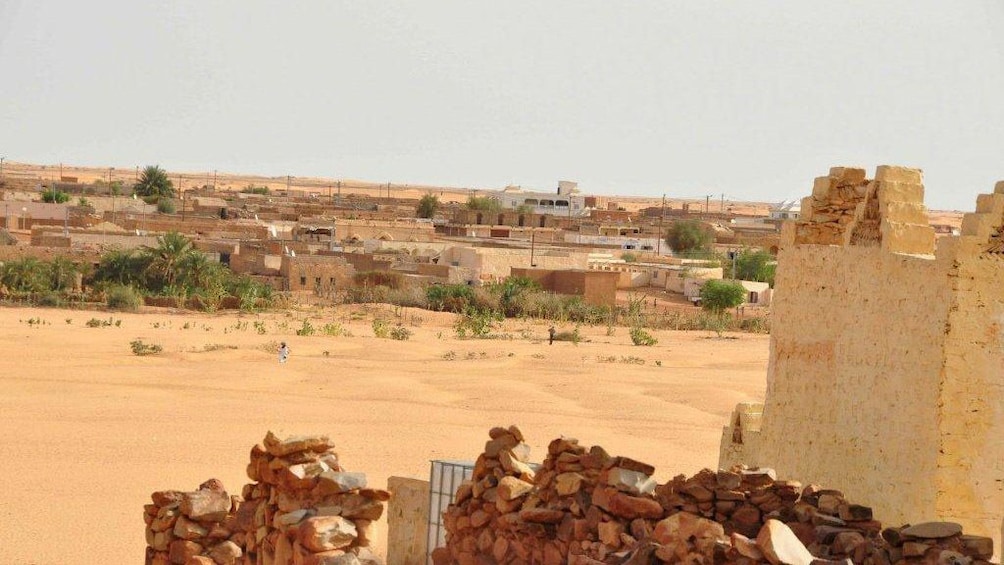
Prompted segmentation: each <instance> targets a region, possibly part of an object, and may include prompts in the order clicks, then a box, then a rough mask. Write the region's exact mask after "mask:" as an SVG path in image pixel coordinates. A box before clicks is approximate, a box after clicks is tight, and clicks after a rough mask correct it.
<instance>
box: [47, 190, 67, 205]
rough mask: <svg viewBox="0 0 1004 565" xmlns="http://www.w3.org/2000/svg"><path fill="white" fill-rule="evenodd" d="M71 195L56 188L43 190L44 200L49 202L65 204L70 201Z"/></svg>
mask: <svg viewBox="0 0 1004 565" xmlns="http://www.w3.org/2000/svg"><path fill="white" fill-rule="evenodd" d="M69 200H70V195H69V194H67V193H65V192H63V191H61V190H56V189H54V188H50V189H48V190H43V191H42V202H49V203H55V204H65V203H66V202H69Z"/></svg>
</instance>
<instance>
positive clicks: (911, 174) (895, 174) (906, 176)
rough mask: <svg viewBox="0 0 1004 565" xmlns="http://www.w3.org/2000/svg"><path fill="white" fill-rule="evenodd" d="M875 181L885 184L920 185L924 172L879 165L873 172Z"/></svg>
mask: <svg viewBox="0 0 1004 565" xmlns="http://www.w3.org/2000/svg"><path fill="white" fill-rule="evenodd" d="M875 180H877V181H885V182H906V183H911V184H921V183H923V182H924V172H923V171H921V170H920V169H910V168H907V167H895V166H892V165H879V167H878V168H877V169H876V170H875Z"/></svg>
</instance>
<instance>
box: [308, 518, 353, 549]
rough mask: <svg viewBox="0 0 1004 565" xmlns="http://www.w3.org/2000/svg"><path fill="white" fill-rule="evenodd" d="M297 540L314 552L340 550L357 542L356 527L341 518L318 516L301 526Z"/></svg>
mask: <svg viewBox="0 0 1004 565" xmlns="http://www.w3.org/2000/svg"><path fill="white" fill-rule="evenodd" d="M297 539H298V540H299V542H300V544H301V545H303V547H305V548H307V549H309V550H311V551H314V552H317V551H329V550H332V549H340V548H343V547H347V546H349V545H351V544H352V542H353V541H355V539H356V526H355V524H353V523H352V522H351V521H349V520H346V519H345V518H342V517H341V516H317V517H314V518H308V519H306V520H304V521H303V523H301V524H300V527H299V531H298V533H297Z"/></svg>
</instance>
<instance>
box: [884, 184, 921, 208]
mask: <svg viewBox="0 0 1004 565" xmlns="http://www.w3.org/2000/svg"><path fill="white" fill-rule="evenodd" d="M876 196H877V197H878V200H879V203H880V204H881V203H885V202H913V203H915V204H923V203H924V185H922V184H919V183H909V182H897V181H888V182H882V183H880V184H879V185H878V194H876Z"/></svg>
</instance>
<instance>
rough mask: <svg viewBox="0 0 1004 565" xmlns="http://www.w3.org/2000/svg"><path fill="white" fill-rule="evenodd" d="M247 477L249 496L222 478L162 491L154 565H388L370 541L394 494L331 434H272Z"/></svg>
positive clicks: (149, 510) (151, 553) (150, 520)
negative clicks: (371, 479) (349, 461)
mask: <svg viewBox="0 0 1004 565" xmlns="http://www.w3.org/2000/svg"><path fill="white" fill-rule="evenodd" d="M247 474H248V477H249V478H250V479H251V480H252V481H254V482H253V483H250V484H247V485H245V486H244V489H243V492H242V497H231V496H229V495H227V493H226V491H224V490H223V486H222V485H221V484H219V482H218V481H215V480H211V481H208V482H206V483H205V484H203V485H202V486H201V487H200V490H199V491H196V492H195V493H180V492H177V491H162V492H157V493H154V494H153V501H154V504H149V505H147V506H146V512H145V519H146V523H147V545H148V546H149V547H148V548H147V557H146V563H147V565H167V564H169V563H170V564H177V565H200V564H205V565H212V564H215V565H266V564H267V565H301V564H303V565H306V564H310V565H383V561H382V560H381V559H380V558H378V557H377V556H376V555H374V554H373V552H371V551H370V549H369V545H370V542H371V540H372V526H371V525H372V523H373V522H374V521H375V520H378V519H379V518H380V517H381V516H382V515H383V511H384V503H385V502H386V501H387V500H389V499H390V493H389V492H387V491H385V490H380V489H372V488H368V487H367V485H366V475H364V474H363V473H354V472H348V471H345V470H344V469H343V468H342V467H341V466H340V465H339V461H338V454H337V453H335V451H334V444H333V443H332V442H331V441H330V440H329V439H328V438H327V437H326V436H293V437H289V438H286V439H279V438H278V437H277V436H276V435H275V434H273V433H272V432H268V434H267V435H266V436H265V439H264V441H263V442H262V443H261V444H258V445H255V446H254V447H253V448H252V449H251V461H250V463H249V464H248V467H247Z"/></svg>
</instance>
